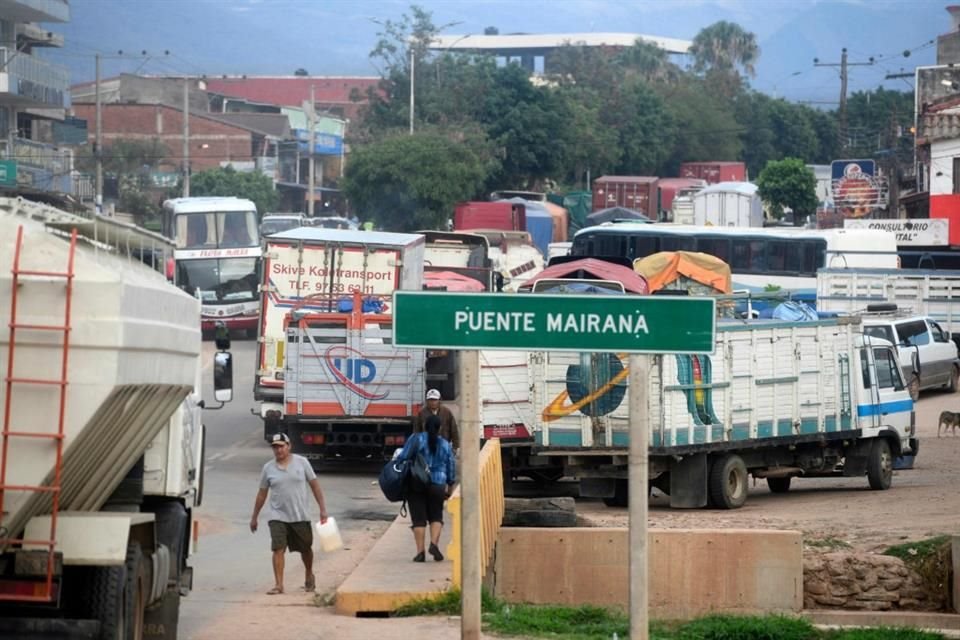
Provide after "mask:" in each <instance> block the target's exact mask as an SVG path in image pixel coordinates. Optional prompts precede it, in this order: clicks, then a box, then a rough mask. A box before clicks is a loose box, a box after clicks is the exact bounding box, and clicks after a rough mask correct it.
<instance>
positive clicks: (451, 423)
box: [413, 389, 460, 451]
mask: <svg viewBox="0 0 960 640" xmlns="http://www.w3.org/2000/svg"><path fill="white" fill-rule="evenodd" d="M430 416H437V417H438V418H440V436H441V437H443V438H444V439H445V440H447V441H448V442H449V443H450V444H451V445H453V450H454V451H460V429H459V428H458V427H457V419H456V418H454V417H453V413H452V412H451V411H450V409H447V408H446V407H444V406H443V405H441V404H440V392H439V391H437V390H436V389H430V390H429V391H427V405H426V406H425V407H424V408H422V409H421V410H420V414H419V415H418V416H417V419H416V420H415V421H414V423H413V432H414V433H420V432H421V431H423V427H424V425H425V424H426V422H427V418H429V417H430Z"/></svg>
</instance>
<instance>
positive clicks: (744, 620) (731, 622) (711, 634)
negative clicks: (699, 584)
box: [675, 615, 817, 640]
mask: <svg viewBox="0 0 960 640" xmlns="http://www.w3.org/2000/svg"><path fill="white" fill-rule="evenodd" d="M675 637H676V638H677V639H678V640H812V639H813V638H816V637H817V632H816V630H815V629H814V628H813V625H811V624H810V623H809V622H807V621H806V620H803V619H802V618H788V617H786V616H764V617H754V616H749V617H748V616H724V615H716V616H707V617H705V618H699V619H697V620H693V621H692V622H688V623H686V624H684V625H682V626H681V627H680V628H678V629H677V631H676V634H675Z"/></svg>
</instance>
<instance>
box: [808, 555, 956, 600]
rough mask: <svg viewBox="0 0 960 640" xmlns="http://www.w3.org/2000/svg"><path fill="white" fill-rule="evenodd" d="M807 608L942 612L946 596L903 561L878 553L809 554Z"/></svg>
mask: <svg viewBox="0 0 960 640" xmlns="http://www.w3.org/2000/svg"><path fill="white" fill-rule="evenodd" d="M803 607H804V608H805V609H850V610H866V611H891V610H910V611H938V610H942V609H943V608H944V607H945V602H944V598H943V597H942V596H937V595H933V594H930V593H928V592H927V590H926V589H924V587H923V581H922V579H921V578H920V575H919V574H918V573H917V572H916V571H914V570H912V569H910V568H909V567H907V566H906V565H905V564H904V562H903V560H901V559H900V558H894V557H893V556H884V555H879V554H874V553H856V552H849V551H845V552H835V553H809V552H807V553H805V554H804V558H803Z"/></svg>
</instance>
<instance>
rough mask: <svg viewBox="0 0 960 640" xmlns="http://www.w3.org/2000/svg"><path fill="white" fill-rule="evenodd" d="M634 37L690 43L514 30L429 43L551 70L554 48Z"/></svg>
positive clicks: (614, 45)
mask: <svg viewBox="0 0 960 640" xmlns="http://www.w3.org/2000/svg"><path fill="white" fill-rule="evenodd" d="M637 40H641V41H643V42H649V43H650V44H654V45H656V46H658V47H660V48H661V49H663V50H665V51H666V52H667V53H669V54H685V53H687V52H688V51H689V50H690V46H691V45H692V44H693V43H692V42H690V41H689V40H679V39H677V38H663V37H660V36H648V35H643V34H640V33H544V34H526V33H514V34H506V35H469V34H468V35H441V36H437V37H436V38H434V40H433V41H432V42H431V44H430V49H431V50H432V51H442V52H446V51H458V52H462V53H481V54H488V55H492V56H495V57H497V58H505V59H507V60H514V59H518V60H519V61H520V64H521V65H522V66H523V67H524V68H525V69H527V71H529V72H530V73H535V72H536V71H538V70H542V71H543V73H546V74H549V73H550V72H551V61H550V58H551V55H552V54H553V52H554V51H555V50H556V49H559V48H561V47H565V46H568V45H576V46H582V47H602V48H604V49H625V48H627V47H632V46H633V45H634V44H635V43H636V42H637Z"/></svg>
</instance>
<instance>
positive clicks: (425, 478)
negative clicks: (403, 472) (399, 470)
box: [409, 441, 432, 493]
mask: <svg viewBox="0 0 960 640" xmlns="http://www.w3.org/2000/svg"><path fill="white" fill-rule="evenodd" d="M409 481H410V488H411V489H413V490H414V491H417V492H418V493H426V491H427V488H428V487H429V486H430V484H431V482H432V481H431V479H430V465H428V464H427V459H426V458H424V457H423V451H422V450H421V448H420V443H419V441H418V442H417V452H416V453H415V454H414V456H413V461H412V462H411V463H410V471H409Z"/></svg>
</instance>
